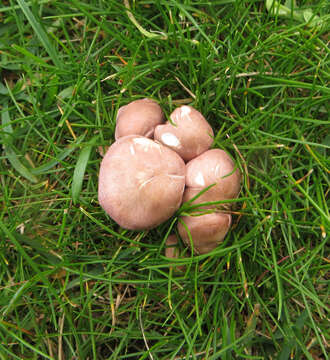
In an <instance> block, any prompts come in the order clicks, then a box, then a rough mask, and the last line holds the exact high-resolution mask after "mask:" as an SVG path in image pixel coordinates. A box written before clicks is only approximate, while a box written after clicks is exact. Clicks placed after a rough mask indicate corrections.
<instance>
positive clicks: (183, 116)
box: [154, 105, 214, 161]
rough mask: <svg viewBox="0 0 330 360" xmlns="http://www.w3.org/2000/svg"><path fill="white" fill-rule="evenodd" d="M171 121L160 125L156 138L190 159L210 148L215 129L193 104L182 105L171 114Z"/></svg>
mask: <svg viewBox="0 0 330 360" xmlns="http://www.w3.org/2000/svg"><path fill="white" fill-rule="evenodd" d="M170 117H171V120H172V122H173V124H175V125H172V124H171V123H169V122H167V123H166V124H164V125H158V126H157V127H156V129H155V134H154V137H155V140H157V141H159V142H160V143H162V144H164V145H166V146H168V147H169V148H171V149H172V150H174V151H176V152H177V153H178V154H179V155H180V156H181V157H182V159H183V160H184V161H189V160H191V159H193V158H195V157H196V156H198V155H200V154H202V153H203V152H204V151H206V150H207V149H209V148H210V146H211V144H212V142H213V136H214V134H213V130H212V127H211V126H210V124H209V123H208V122H207V121H206V120H205V118H204V116H203V115H202V114H201V113H200V112H199V111H197V110H196V109H194V108H193V107H191V106H186V105H184V106H181V107H179V108H177V109H175V110H174V111H173V112H172V114H171V116H170Z"/></svg>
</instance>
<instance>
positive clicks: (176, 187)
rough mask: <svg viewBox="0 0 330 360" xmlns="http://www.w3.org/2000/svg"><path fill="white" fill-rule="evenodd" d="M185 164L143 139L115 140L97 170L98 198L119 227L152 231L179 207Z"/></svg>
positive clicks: (172, 153) (136, 137)
mask: <svg viewBox="0 0 330 360" xmlns="http://www.w3.org/2000/svg"><path fill="white" fill-rule="evenodd" d="M184 185H185V164H184V162H183V160H182V159H181V158H180V156H179V155H178V154H176V153H175V152H174V151H172V150H171V149H169V148H167V147H166V146H163V145H162V144H158V143H156V142H154V141H153V140H150V139H148V138H146V137H143V136H136V135H130V136H125V137H122V138H120V139H119V140H117V141H116V142H115V143H114V144H112V145H111V146H110V148H109V150H108V151H107V153H106V154H105V156H104V158H103V160H102V162H101V167H100V173H99V188H98V198H99V202H100V204H101V206H102V207H103V209H104V210H105V211H106V212H107V213H108V214H109V215H110V217H111V218H112V219H113V220H115V221H116V222H117V223H118V224H119V225H120V226H122V227H123V228H126V229H130V230H143V229H151V228H154V227H156V226H158V225H159V224H161V223H162V222H164V221H166V220H167V219H169V218H170V217H171V216H172V215H173V214H174V212H175V211H176V210H177V209H178V208H179V206H180V204H181V202H182V195H183V190H184Z"/></svg>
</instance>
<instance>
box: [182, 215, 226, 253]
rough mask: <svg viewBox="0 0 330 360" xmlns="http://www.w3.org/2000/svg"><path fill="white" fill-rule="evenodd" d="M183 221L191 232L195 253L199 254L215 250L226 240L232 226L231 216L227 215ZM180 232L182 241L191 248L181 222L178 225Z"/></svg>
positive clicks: (185, 219) (185, 218)
mask: <svg viewBox="0 0 330 360" xmlns="http://www.w3.org/2000/svg"><path fill="white" fill-rule="evenodd" d="M182 220H183V221H184V223H185V224H186V226H187V228H188V229H189V231H190V234H191V238H192V242H193V246H194V251H196V252H197V253H199V254H206V253H208V252H210V251H212V250H213V249H215V248H216V247H217V246H218V245H219V243H221V242H222V240H223V239H224V238H225V236H226V234H227V232H228V230H229V228H230V225H231V215H230V214H225V213H210V214H204V215H200V216H184V217H182ZM178 231H179V234H180V236H181V238H182V240H183V241H184V242H185V243H186V244H187V245H188V246H191V244H190V239H189V235H188V232H187V230H186V228H185V226H184V225H183V224H182V223H181V222H179V223H178Z"/></svg>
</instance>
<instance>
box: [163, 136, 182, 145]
mask: <svg viewBox="0 0 330 360" xmlns="http://www.w3.org/2000/svg"><path fill="white" fill-rule="evenodd" d="M161 139H162V142H163V143H164V144H165V145H167V146H172V147H179V146H180V145H181V143H180V140H179V139H178V138H177V137H176V136H175V135H174V134H171V133H164V134H162V136H161Z"/></svg>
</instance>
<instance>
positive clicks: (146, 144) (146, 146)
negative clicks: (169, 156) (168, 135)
mask: <svg viewBox="0 0 330 360" xmlns="http://www.w3.org/2000/svg"><path fill="white" fill-rule="evenodd" d="M133 142H134V144H135V145H140V146H142V149H143V151H144V152H148V151H150V150H151V149H155V148H157V150H161V148H160V145H159V144H157V143H156V142H154V141H152V140H150V139H147V138H144V137H141V138H134V139H133Z"/></svg>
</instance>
